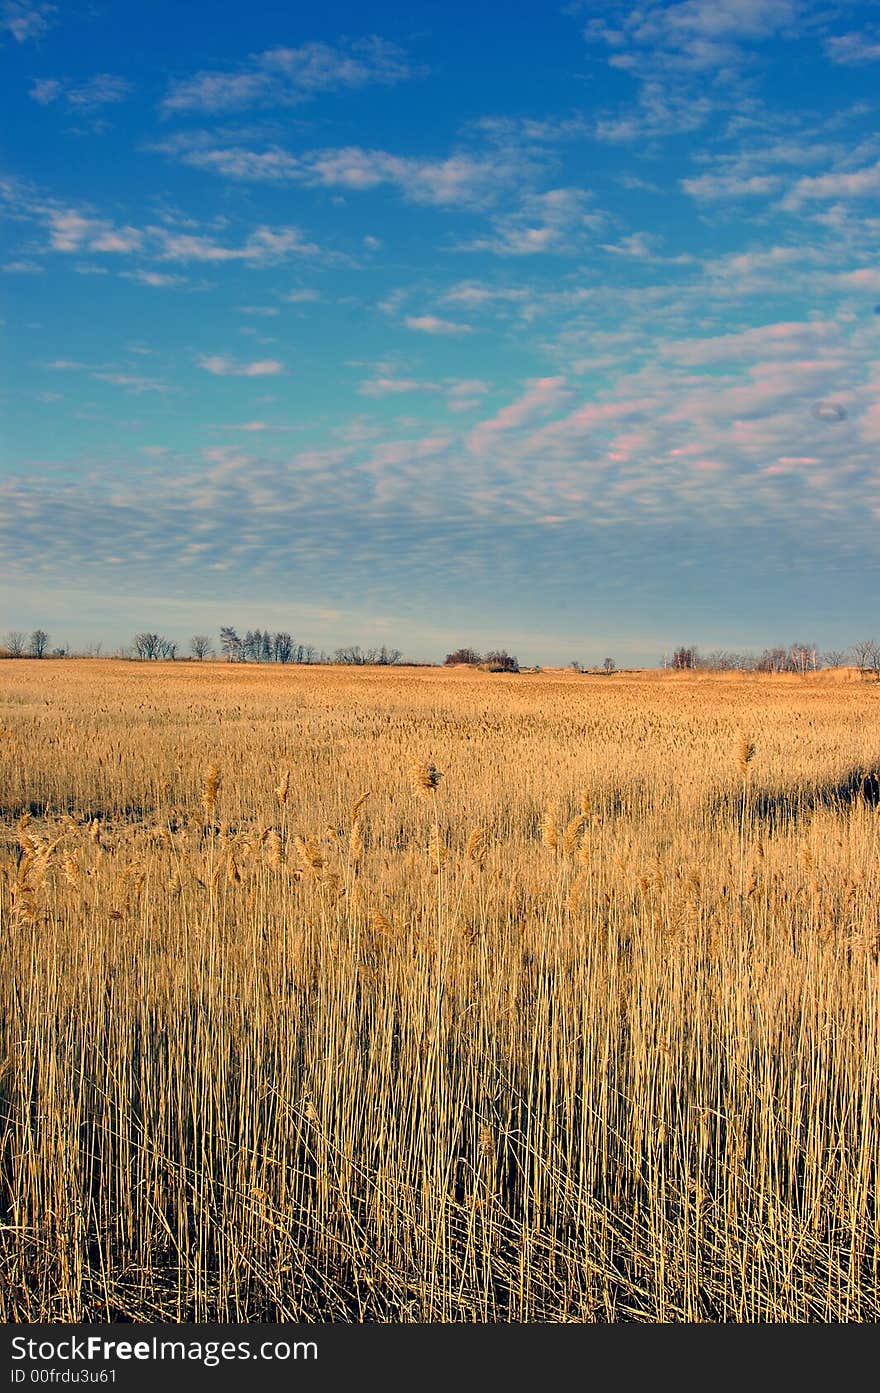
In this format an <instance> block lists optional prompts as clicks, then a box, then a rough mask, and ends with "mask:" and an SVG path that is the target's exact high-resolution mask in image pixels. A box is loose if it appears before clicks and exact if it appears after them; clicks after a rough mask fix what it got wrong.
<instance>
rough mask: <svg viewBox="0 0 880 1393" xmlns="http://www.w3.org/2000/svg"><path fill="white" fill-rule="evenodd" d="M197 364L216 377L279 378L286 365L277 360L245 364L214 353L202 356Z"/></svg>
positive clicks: (263, 360) (264, 359)
mask: <svg viewBox="0 0 880 1393" xmlns="http://www.w3.org/2000/svg"><path fill="white" fill-rule="evenodd" d="M197 362H198V365H199V367H200V368H203V369H204V371H205V372H209V373H212V374H213V375H214V377H277V376H278V374H279V373H282V372H283V371H284V364H283V363H280V362H279V361H278V360H277V358H263V359H260V360H259V361H257V362H251V363H243V362H240V361H238V360H236V359H234V358H227V357H226V356H225V355H224V354H222V353H212V354H201V355H200V356H199V358H198V359H197Z"/></svg>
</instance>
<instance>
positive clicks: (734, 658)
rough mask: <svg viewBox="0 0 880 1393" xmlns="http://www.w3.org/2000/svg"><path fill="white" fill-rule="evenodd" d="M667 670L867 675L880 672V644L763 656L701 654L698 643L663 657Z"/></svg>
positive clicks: (721, 651)
mask: <svg viewBox="0 0 880 1393" xmlns="http://www.w3.org/2000/svg"><path fill="white" fill-rule="evenodd" d="M663 666H664V667H667V666H668V667H671V668H673V669H675V670H676V671H678V672H688V671H692V670H695V669H697V668H702V669H705V670H708V671H712V672H797V673H801V674H803V673H806V672H818V670H819V669H820V668H829V667H844V666H852V667H858V668H861V669H862V671H865V672H875V673H880V643H877V642H876V640H874V639H860V640H859V641H858V642H856V643H853V644H851V645H850V647H849V648H847V649H842V648H840V649H838V648H831V649H827V650H826V651H825V652H821V653H820V651H819V649H818V648H817V646H816V644H815V643H790V644H789V645H788V646H787V647H777V648H765V649H763V650H762V652H760V653H740V652H736V651H735V650H733V649H729V648H714V649H712V651H711V652H709V653H701V652H700V650H699V649H698V648H697V647H696V645H695V644H689V645H682V647H680V648H676V650H675V652H674V653H673V654H672V658H671V659H670V660H668V661H667V659H666V658H665V657H664V660H663Z"/></svg>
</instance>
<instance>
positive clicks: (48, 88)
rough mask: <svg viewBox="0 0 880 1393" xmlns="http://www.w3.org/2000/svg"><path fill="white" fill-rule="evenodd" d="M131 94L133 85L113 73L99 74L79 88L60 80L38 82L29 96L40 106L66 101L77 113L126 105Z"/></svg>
mask: <svg viewBox="0 0 880 1393" xmlns="http://www.w3.org/2000/svg"><path fill="white" fill-rule="evenodd" d="M131 90H132V87H131V83H130V82H128V81H127V80H126V79H125V78H124V77H116V76H114V75H113V74H112V73H97V74H96V75H95V76H94V77H91V78H89V80H88V82H84V83H82V84H81V85H80V86H78V87H74V86H72V85H71V84H69V83H66V82H62V81H60V80H59V79H57V78H52V77H46V78H38V79H37V80H36V81H35V82H34V83H33V85H32V87H31V89H30V92H29V96H30V97H31V98H32V100H33V101H35V102H38V103H39V105H40V106H50V105H51V104H52V103H54V102H58V101H63V102H64V104H65V105H66V106H67V107H69V108H71V109H72V110H74V111H91V110H94V109H95V108H96V107H99V106H108V105H112V104H114V103H116V102H122V101H124V100H125V98H126V97H127V96H128V95H129V93H130V92H131Z"/></svg>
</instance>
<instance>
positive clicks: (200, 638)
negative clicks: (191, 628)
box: [189, 634, 214, 663]
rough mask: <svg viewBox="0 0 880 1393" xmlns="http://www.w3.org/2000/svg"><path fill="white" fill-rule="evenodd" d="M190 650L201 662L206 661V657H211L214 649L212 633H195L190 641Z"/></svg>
mask: <svg viewBox="0 0 880 1393" xmlns="http://www.w3.org/2000/svg"><path fill="white" fill-rule="evenodd" d="M189 651H190V653H192V655H193V657H194V658H198V660H199V662H200V663H201V662H204V660H205V658H209V657H210V656H211V654H212V653H213V651H214V650H213V648H212V647H211V636H210V634H193V636H192V638H191V639H190V641H189Z"/></svg>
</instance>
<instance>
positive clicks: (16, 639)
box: [6, 629, 27, 658]
mask: <svg viewBox="0 0 880 1393" xmlns="http://www.w3.org/2000/svg"><path fill="white" fill-rule="evenodd" d="M26 644H27V634H23V633H22V632H21V630H20V629H10V630H9V633H8V634H7V635H6V652H7V653H8V654H9V656H10V658H23V657H24V651H25V646H26Z"/></svg>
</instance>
